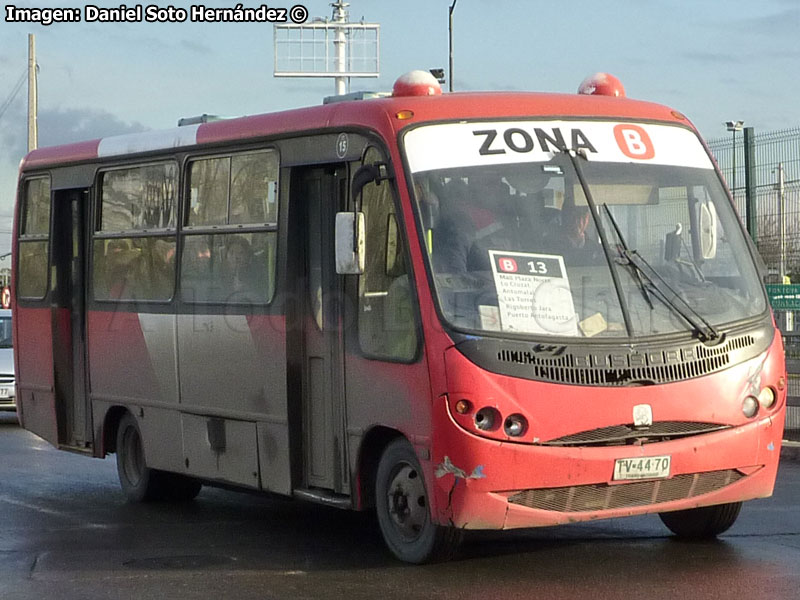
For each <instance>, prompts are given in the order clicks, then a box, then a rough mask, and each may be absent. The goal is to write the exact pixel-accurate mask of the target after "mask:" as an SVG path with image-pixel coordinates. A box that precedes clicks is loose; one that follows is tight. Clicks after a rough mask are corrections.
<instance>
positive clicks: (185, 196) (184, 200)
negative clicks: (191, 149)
mask: <svg viewBox="0 0 800 600" xmlns="http://www.w3.org/2000/svg"><path fill="white" fill-rule="evenodd" d="M254 154H267V155H270V154H271V155H273V156H274V157H275V160H276V169H275V172H276V179H275V181H274V184H275V190H276V191H275V194H276V195H275V205H276V206H275V221H274V222H266V223H224V224H216V225H209V224H202V225H189V224H188V220H189V211H190V206H189V204H190V203H191V201H192V192H191V189H192V165H193V164H194V163H196V162H199V161H202V160H213V159H220V158H227V159H228V160H229V161H230V164H232V163H233V158H234V157H236V156H246V155H254ZM228 173H229V176H228V185H227V190H228V197H227V203H226V204H227V211H228V213H227V215H226V219H227V220H230V211H231V190H232V173H231V171H230V170H229V171H228ZM181 176H182V178H183V179H182V184H181V193H182V197H181V202H180V205H181V206H180V211H179V216H180V220H179V222H180V225H179V227H178V240H179V243H178V248H179V250H178V253H177V257H178V259H179V260H178V263H177V265H176V266H177V286H176V290H177V293H176V294H175V297H176V298H177V299H178V300H179V301H180V302H181V303H183V304H187V305H193V306H217V307H225V306H228V307H233V308H236V309H242V308H246V307H259V308H261V307H268V306H270V305H271V304H272V303H273V301H274V300H275V297H276V292H277V288H278V262H279V255H280V234H279V229H280V227H279V223H280V219H281V153H280V150H279V149H278V148H277V147H276V146H274V145H269V146H264V147H258V148H252V147H251V148H247V149H231V150H228V151H215V152H210V153H198V154H190V155H188V156H186V157H185V160H184V164H183V169H182V171H181ZM259 233H264V234H272V238H273V240H274V242H272V247H273V248H274V259H273V261H272V265H271V272H268V273H267V277H268V280H267V281H268V288H269V289H270V294H269V296H268V297H266V298H264V300H263V301H260V302H253V301H252V299H246V300H242V301H240V302H236V301H230V300H207V299H204V300H197V299H190V298H187V297H186V296H184V294H183V287H182V284H183V261H184V250H185V247H186V238H187V237H199V236H201V235H209V236H211V235H235V234H259Z"/></svg>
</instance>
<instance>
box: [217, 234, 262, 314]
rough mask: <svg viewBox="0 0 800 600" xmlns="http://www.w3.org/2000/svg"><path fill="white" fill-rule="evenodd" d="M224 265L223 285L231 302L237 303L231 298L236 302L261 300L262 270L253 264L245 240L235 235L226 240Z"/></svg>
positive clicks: (249, 247)
mask: <svg viewBox="0 0 800 600" xmlns="http://www.w3.org/2000/svg"><path fill="white" fill-rule="evenodd" d="M224 265H225V266H224V269H223V271H222V278H223V284H224V287H225V290H226V291H227V293H228V294H229V297H231V300H233V301H237V300H236V299H234V298H232V296H235V297H236V298H238V301H241V300H243V299H245V298H246V299H247V300H260V299H263V295H264V294H265V290H264V287H265V283H266V281H265V277H264V272H263V271H264V270H263V269H261V270H259V269H258V266H257V265H255V264H254V262H253V250H252V247H251V245H250V242H248V241H247V239H246V238H244V237H241V236H238V235H237V236H232V237H230V238H229V239H228V240H227V242H226V244H225V262H224Z"/></svg>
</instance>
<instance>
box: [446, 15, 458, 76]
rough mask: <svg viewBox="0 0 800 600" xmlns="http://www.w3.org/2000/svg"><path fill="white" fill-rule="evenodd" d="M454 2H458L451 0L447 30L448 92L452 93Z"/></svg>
mask: <svg viewBox="0 0 800 600" xmlns="http://www.w3.org/2000/svg"><path fill="white" fill-rule="evenodd" d="M456 2H458V0H453V3H452V4H451V5H450V27H449V29H448V31H449V33H450V78H449V79H450V81H449V84H448V85H449V86H450V91H451V92H452V91H453V11H454V10H455V9H456Z"/></svg>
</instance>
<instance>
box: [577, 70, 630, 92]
mask: <svg viewBox="0 0 800 600" xmlns="http://www.w3.org/2000/svg"><path fill="white" fill-rule="evenodd" d="M578 93H579V94H588V95H590V96H617V97H618V98H624V97H625V87H624V86H623V85H622V82H621V81H620V80H619V79H617V78H616V77H614V76H613V75H611V74H609V73H595V74H594V75H589V77H587V78H586V79H584V80H583V81H582V82H581V84H580V86H578Z"/></svg>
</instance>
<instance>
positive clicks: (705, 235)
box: [698, 202, 717, 260]
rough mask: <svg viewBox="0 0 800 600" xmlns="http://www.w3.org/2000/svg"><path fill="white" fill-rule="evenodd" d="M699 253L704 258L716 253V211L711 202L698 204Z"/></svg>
mask: <svg viewBox="0 0 800 600" xmlns="http://www.w3.org/2000/svg"><path fill="white" fill-rule="evenodd" d="M699 220H700V223H699V225H698V228H699V229H700V255H701V256H702V257H703V259H705V260H709V259H711V258H714V257H715V256H716V255H717V211H716V209H715V208H714V205H713V204H712V203H711V202H703V203H702V204H701V205H700V219H699Z"/></svg>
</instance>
